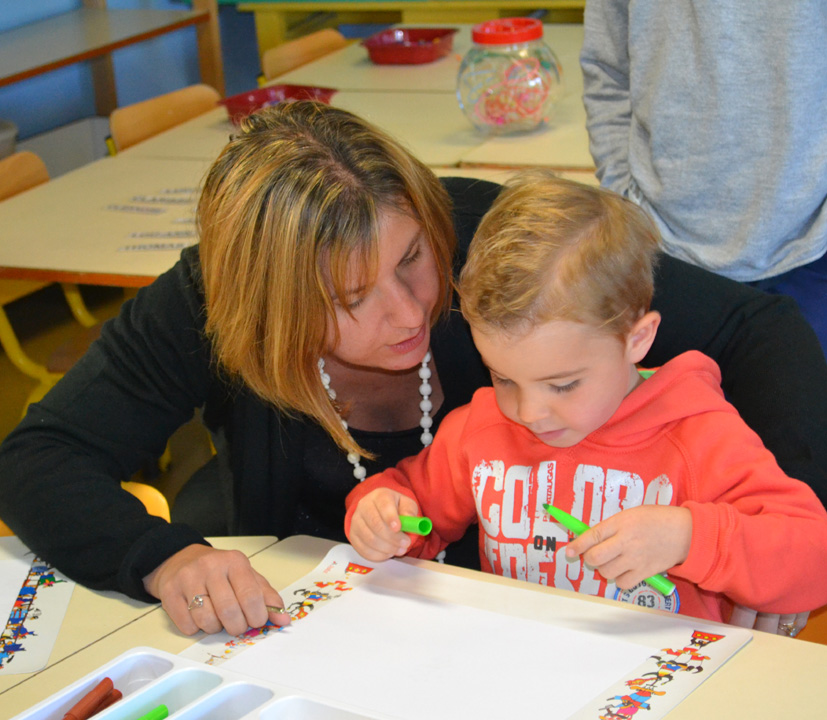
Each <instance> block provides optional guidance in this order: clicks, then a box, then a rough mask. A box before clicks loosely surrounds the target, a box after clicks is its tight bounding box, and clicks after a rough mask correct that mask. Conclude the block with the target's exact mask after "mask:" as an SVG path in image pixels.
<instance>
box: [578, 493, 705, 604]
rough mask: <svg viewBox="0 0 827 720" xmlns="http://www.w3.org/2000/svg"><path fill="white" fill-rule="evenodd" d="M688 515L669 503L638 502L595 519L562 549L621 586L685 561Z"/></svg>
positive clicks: (689, 529)
mask: <svg viewBox="0 0 827 720" xmlns="http://www.w3.org/2000/svg"><path fill="white" fill-rule="evenodd" d="M691 542H692V513H690V512H689V510H688V509H687V508H679V507H672V506H668V505H641V506H639V507H634V508H629V509H628V510H624V511H623V512H619V513H617V514H616V515H612V517H610V518H608V519H606V520H604V521H603V522H601V523H598V524H597V525H595V526H594V527H593V528H591V529H590V530H587V531H586V532H584V533H583V534H582V535H581V536H580V537H578V538H577V539H576V540H574V541H573V542H571V543H569V545H568V547H566V557H567V558H569V559H573V558H575V557H577V556H578V555H582V556H583V558H582V559H583V561H584V562H585V563H586V564H587V565H589V566H590V567H593V568H595V569H596V570H597V571H598V572H599V573H600V574H601V575H602V576H603V577H605V578H606V579H609V580H614V581H615V583H616V584H617V586H618V587H619V588H620V589H621V590H628V589H630V588H633V587H634V586H635V585H637V584H638V583H639V582H641V581H643V580H645V579H646V578H648V577H651V576H652V575H655V574H657V573H661V572H663V571H664V570H668V569H669V568H671V567H674V566H675V565H679V564H680V563H682V562H684V561H685V560H686V557H687V555H688V554H689V546H690V544H691Z"/></svg>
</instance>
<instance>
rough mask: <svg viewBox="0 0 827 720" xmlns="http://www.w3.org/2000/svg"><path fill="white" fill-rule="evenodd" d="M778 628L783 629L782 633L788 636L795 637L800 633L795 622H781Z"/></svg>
mask: <svg viewBox="0 0 827 720" xmlns="http://www.w3.org/2000/svg"><path fill="white" fill-rule="evenodd" d="M778 629H779V630H780V631H781V633H780V634H781V635H786V636H787V637H795V636H796V635H798V630H799V629H798V628H797V627H796V625H795V623H794V622H791V623H780V624H779V625H778Z"/></svg>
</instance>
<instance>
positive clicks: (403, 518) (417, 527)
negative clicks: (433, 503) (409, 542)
mask: <svg viewBox="0 0 827 720" xmlns="http://www.w3.org/2000/svg"><path fill="white" fill-rule="evenodd" d="M399 522H401V523H402V532H406V533H413V534H414V535H428V534H429V533H430V532H431V530H432V529H433V527H434V524H433V523H432V522H431V521H430V519H429V518H426V517H416V516H414V515H400V516H399Z"/></svg>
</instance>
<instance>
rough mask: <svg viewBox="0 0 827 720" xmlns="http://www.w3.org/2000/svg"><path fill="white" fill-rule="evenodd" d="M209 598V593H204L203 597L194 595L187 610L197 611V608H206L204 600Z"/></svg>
mask: <svg viewBox="0 0 827 720" xmlns="http://www.w3.org/2000/svg"><path fill="white" fill-rule="evenodd" d="M207 597H209V595H207V593H203V594H202V595H193V596H192V601H191V602H190V604H189V605H187V610H195V609H196V608H200V607H204V598H207Z"/></svg>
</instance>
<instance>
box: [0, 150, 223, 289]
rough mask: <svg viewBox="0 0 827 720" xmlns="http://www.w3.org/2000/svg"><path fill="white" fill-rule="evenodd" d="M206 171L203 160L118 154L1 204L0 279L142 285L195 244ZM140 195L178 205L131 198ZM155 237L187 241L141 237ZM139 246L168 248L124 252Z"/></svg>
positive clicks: (150, 280) (206, 165) (134, 249)
mask: <svg viewBox="0 0 827 720" xmlns="http://www.w3.org/2000/svg"><path fill="white" fill-rule="evenodd" d="M208 166H209V161H208V160H185V159H180V158H178V159H172V160H160V159H157V158H153V159H147V158H141V157H132V156H129V155H127V154H126V153H124V154H121V155H117V156H115V157H107V158H103V159H102V160H97V161H95V162H93V163H90V164H88V165H84V166H83V167H81V168H79V169H77V170H74V171H72V172H70V173H67V174H66V175H62V176H60V177H58V178H55V179H54V180H51V181H49V182H48V183H45V184H43V185H40V186H38V187H35V188H33V189H31V190H28V191H26V192H24V193H21V194H20V195H16V196H15V197H12V198H8V199H7V200H4V201H3V202H2V203H0V277H2V278H16V279H28V280H43V281H47V282H63V281H65V282H76V283H85V284H90V285H113V286H116V287H141V286H143V285H148V284H149V283H151V282H152V281H153V280H154V279H155V278H156V277H157V276H158V275H160V274H161V273H162V272H164V271H165V270H167V269H169V268H170V267H172V265H173V264H174V263H175V262H176V261H177V259H178V256H179V255H180V254H181V249H182V247H183V246H182V245H181V243H186V244H193V243H194V242H195V237H194V235H193V234H194V231H195V226H194V223H193V222H192V220H193V217H194V206H195V200H196V197H197V192H198V187H199V185H200V183H201V179H202V177H203V175H204V173H205V172H206V170H207V168H208ZM171 190H178V191H181V192H176V193H171V192H169V191H171ZM146 196H150V197H152V196H157V197H166V198H176V199H182V200H186V202H184V203H180V204H178V203H175V204H166V203H161V202H143V201H139V200H136V198H146ZM124 206H125V207H124ZM116 207H117V208H121V209H115V208H116ZM134 208H138V209H148V210H150V212H139V211H137V210H135V209H134ZM157 233H179V234H180V233H190V235H191V236H190V237H151V236H149V235H152V234H157ZM146 244H156V245H158V244H168V245H171V246H172V247H168V248H167V249H156V250H147V249H146V248H140V249H139V248H134V247H132V248H131V249H125V248H129V247H131V246H136V245H146ZM175 246H177V247H175Z"/></svg>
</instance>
